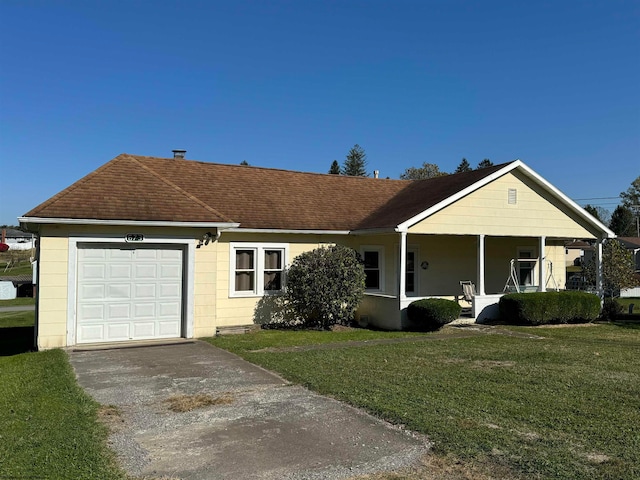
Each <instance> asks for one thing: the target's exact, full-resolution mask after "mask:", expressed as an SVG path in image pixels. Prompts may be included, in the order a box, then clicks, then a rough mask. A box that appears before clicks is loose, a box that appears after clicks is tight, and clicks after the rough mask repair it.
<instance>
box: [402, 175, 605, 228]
mask: <svg viewBox="0 0 640 480" xmlns="http://www.w3.org/2000/svg"><path fill="white" fill-rule="evenodd" d="M509 189H516V191H517V203H516V204H515V205H510V204H509V203H508V201H507V198H508V191H509ZM588 228H589V227H588V226H587V224H586V222H585V221H584V220H583V219H581V218H578V217H577V216H576V215H575V214H574V213H570V212H569V210H568V209H567V208H566V207H565V206H563V205H561V204H560V202H559V201H558V200H556V199H555V198H553V197H552V196H551V195H549V194H548V193H547V192H546V191H544V190H543V189H542V188H540V186H539V185H537V184H536V183H534V182H532V181H531V180H530V179H529V178H527V177H526V176H525V175H524V174H522V173H521V172H518V171H513V172H510V173H509V174H507V175H504V176H502V177H500V178H498V179H497V180H495V181H493V182H491V183H490V184H488V185H485V186H484V187H483V188H480V189H479V190H476V191H475V192H473V193H471V194H469V195H467V196H466V197H464V198H462V199H460V200H458V201H457V202H455V203H453V204H451V205H449V206H448V207H446V208H444V209H442V210H440V211H438V212H436V213H434V214H433V215H431V216H429V217H428V218H426V219H424V220H423V221H421V222H419V223H417V224H416V225H414V226H412V227H411V228H410V229H409V232H410V233H438V234H456V235H472V234H478V233H483V234H485V235H501V236H524V237H527V236H541V235H545V236H547V237H564V238H595V236H596V233H595V232H594V231H589V230H588Z"/></svg>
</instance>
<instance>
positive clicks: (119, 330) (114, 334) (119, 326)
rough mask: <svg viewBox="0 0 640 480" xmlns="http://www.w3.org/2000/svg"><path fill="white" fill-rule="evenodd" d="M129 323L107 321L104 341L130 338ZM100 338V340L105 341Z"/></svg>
mask: <svg viewBox="0 0 640 480" xmlns="http://www.w3.org/2000/svg"><path fill="white" fill-rule="evenodd" d="M130 333H131V324H130V323H129V322H126V323H125V322H123V323H109V324H107V336H106V339H105V340H106V341H112V342H117V341H123V340H129V339H130V338H131V334H130ZM105 340H102V341H105Z"/></svg>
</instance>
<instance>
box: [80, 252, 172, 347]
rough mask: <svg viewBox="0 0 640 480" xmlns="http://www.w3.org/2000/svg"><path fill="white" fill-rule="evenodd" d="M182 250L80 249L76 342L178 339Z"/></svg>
mask: <svg viewBox="0 0 640 480" xmlns="http://www.w3.org/2000/svg"><path fill="white" fill-rule="evenodd" d="M182 257H183V255H182V250H181V249H179V248H170V247H155V248H149V247H140V246H136V247H135V248H134V247H130V246H127V245H123V246H118V247H112V246H100V247H96V246H92V245H81V246H79V248H78V257H77V258H78V276H77V286H78V287H77V288H78V290H77V292H78V293H77V303H78V305H77V306H78V308H77V338H76V341H77V342H78V343H91V342H117V341H125V340H144V339H152V338H175V337H179V336H180V333H181V325H182V275H183V263H182Z"/></svg>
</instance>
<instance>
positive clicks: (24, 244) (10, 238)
mask: <svg viewBox="0 0 640 480" xmlns="http://www.w3.org/2000/svg"><path fill="white" fill-rule="evenodd" d="M1 235H2V237H1V238H0V243H6V244H7V245H9V249H10V250H31V249H32V248H35V243H36V242H35V236H34V235H33V233H27V232H23V231H21V230H16V229H15V228H3V229H2V232H1Z"/></svg>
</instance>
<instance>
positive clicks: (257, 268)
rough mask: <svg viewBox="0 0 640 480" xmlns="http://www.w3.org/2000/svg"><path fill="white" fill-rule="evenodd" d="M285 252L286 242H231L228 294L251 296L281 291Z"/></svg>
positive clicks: (286, 248) (286, 251)
mask: <svg viewBox="0 0 640 480" xmlns="http://www.w3.org/2000/svg"><path fill="white" fill-rule="evenodd" d="M287 253H288V247H287V245H285V244H269V243H264V244H262V243H232V244H231V252H230V254H231V262H230V267H231V268H230V272H231V278H230V282H229V295H230V296H232V297H243V296H249V297H251V296H258V295H264V294H265V293H274V292H280V291H282V289H283V288H284V280H285V279H284V271H285V265H286V257H287Z"/></svg>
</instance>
